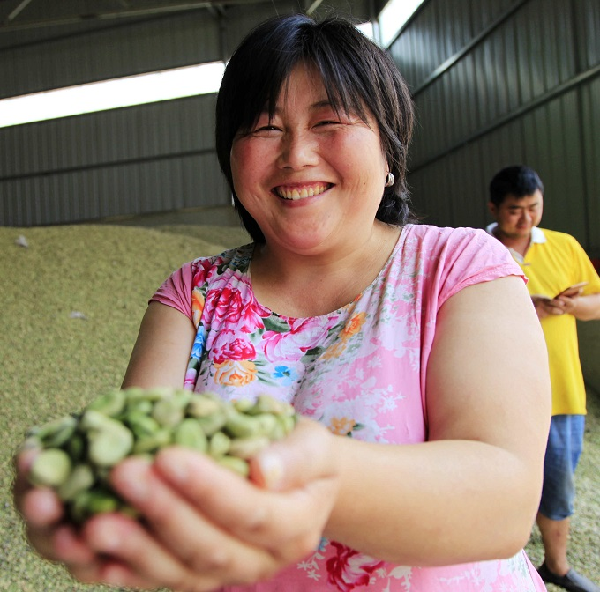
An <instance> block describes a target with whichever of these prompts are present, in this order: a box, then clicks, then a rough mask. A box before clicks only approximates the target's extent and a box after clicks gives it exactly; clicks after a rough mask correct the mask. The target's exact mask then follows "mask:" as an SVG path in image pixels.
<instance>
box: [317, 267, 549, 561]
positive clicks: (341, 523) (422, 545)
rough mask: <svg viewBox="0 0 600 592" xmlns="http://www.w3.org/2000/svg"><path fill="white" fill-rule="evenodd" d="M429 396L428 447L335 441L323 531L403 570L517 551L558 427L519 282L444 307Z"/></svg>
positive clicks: (534, 323)
mask: <svg viewBox="0 0 600 592" xmlns="http://www.w3.org/2000/svg"><path fill="white" fill-rule="evenodd" d="M426 400H427V405H428V419H429V440H430V441H429V442H427V443H425V444H417V445H411V446H401V447H398V446H381V445H377V444H365V443H359V442H355V441H351V440H349V439H339V440H337V441H336V454H337V455H338V458H339V460H340V463H341V467H342V468H341V470H342V480H341V486H340V493H339V494H338V498H337V501H336V504H335V507H334V511H333V513H332V515H331V518H330V520H329V523H328V527H327V532H326V534H327V535H328V536H329V537H331V538H333V539H335V540H338V541H341V542H344V543H347V544H348V545H350V546H351V547H353V548H356V549H359V550H361V551H363V552H365V553H367V554H369V555H372V556H374V557H378V558H385V559H388V560H390V561H393V562H395V563H399V564H401V565H443V564H453V563H462V562H468V561H472V560H481V559H490V558H500V557H509V556H512V555H514V554H515V553H516V552H517V551H518V550H519V549H520V548H522V547H523V546H524V544H525V543H526V541H527V539H528V537H529V534H530V528H531V525H532V523H533V521H534V517H535V513H536V510H537V505H538V502H539V496H540V492H541V485H542V467H543V457H544V449H545V445H546V439H547V433H548V427H549V421H550V381H549V371H548V363H547V357H546V348H545V344H544V338H543V334H542V331H541V328H540V324H539V322H538V320H537V318H536V315H535V312H534V309H533V307H532V306H531V304H530V300H529V296H528V294H527V290H526V288H525V286H524V284H523V282H522V281H521V280H520V279H517V278H514V277H511V278H505V279H500V280H495V281H492V282H489V283H485V284H479V285H476V286H472V287H469V288H466V289H464V290H462V291H461V292H460V293H458V294H456V295H455V296H453V297H452V298H451V299H450V300H448V301H447V302H446V303H445V304H444V305H443V307H442V309H441V310H440V313H439V318H438V324H437V334H436V337H435V339H434V343H433V349H432V352H431V356H430V359H429V367H428V370H427V393H426Z"/></svg>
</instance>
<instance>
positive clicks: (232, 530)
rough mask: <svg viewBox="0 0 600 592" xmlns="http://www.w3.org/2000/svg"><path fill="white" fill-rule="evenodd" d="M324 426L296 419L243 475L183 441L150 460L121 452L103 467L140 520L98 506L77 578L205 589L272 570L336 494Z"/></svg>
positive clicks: (190, 591) (290, 555) (311, 531)
mask: <svg viewBox="0 0 600 592" xmlns="http://www.w3.org/2000/svg"><path fill="white" fill-rule="evenodd" d="M334 439H335V436H333V435H332V434H331V433H329V432H328V431H327V430H326V429H325V428H323V427H322V426H320V425H319V424H317V423H316V422H313V421H310V420H307V419H302V418H301V419H300V421H299V423H298V426H297V428H296V430H295V431H294V432H293V433H292V434H291V435H290V436H289V437H288V438H286V439H285V440H282V441H279V442H276V443H274V444H272V445H271V446H269V448H267V449H266V450H264V451H263V452H262V453H261V454H260V455H259V456H257V457H256V458H255V459H253V461H252V465H251V480H245V479H242V478H240V477H239V476H237V475H235V474H234V473H232V472H230V471H229V470H227V469H223V468H222V467H220V466H218V465H217V464H216V463H214V462H213V461H212V460H211V459H210V458H209V457H206V456H204V455H200V454H198V453H195V452H193V451H190V450H186V449H183V448H171V449H167V450H164V451H162V452H161V453H160V454H159V455H158V456H157V457H156V459H155V462H154V463H153V464H150V463H148V462H147V461H144V460H142V459H138V458H130V459H126V460H125V461H123V462H122V463H120V464H119V465H118V466H117V467H115V469H114V470H113V474H112V476H111V479H112V483H113V486H114V488H115V489H116V490H117V491H119V493H120V494H121V495H122V496H123V497H124V498H125V499H126V500H128V501H129V502H130V503H131V504H132V505H133V506H134V507H135V508H137V509H138V510H139V511H140V512H141V514H142V516H143V519H144V520H143V523H140V522H137V521H135V520H133V519H130V518H127V517H126V516H122V515H117V514H107V515H99V516H96V517H94V518H92V519H91V520H90V521H89V522H88V523H87V524H86V525H85V527H84V530H83V539H84V540H85V541H86V543H87V544H88V545H89V547H90V548H91V549H93V550H94V551H95V552H96V554H97V558H102V557H104V558H106V557H107V558H109V559H108V560H104V559H102V560H100V559H98V560H97V561H96V562H95V563H94V564H93V565H90V564H87V565H82V566H81V573H78V569H79V568H78V566H76V565H75V566H73V565H71V566H70V569H71V571H72V573H73V575H75V577H79V578H80V579H84V580H85V581H101V582H107V583H111V584H113V585H119V586H125V587H138V588H157V587H167V588H170V589H172V590H177V591H185V592H204V591H208V590H214V589H218V588H220V587H221V586H223V585H234V584H247V583H251V582H255V581H259V580H264V579H268V578H270V577H272V576H273V575H275V574H276V573H277V572H278V571H280V570H282V569H283V568H285V567H286V566H288V565H290V564H293V563H295V562H297V561H299V560H301V559H302V558H303V557H305V556H306V555H307V554H308V553H310V552H311V551H312V550H314V549H315V548H316V547H317V545H318V542H319V539H320V537H321V533H322V532H323V529H324V528H325V524H326V522H327V520H328V518H329V515H330V513H331V510H332V507H333V505H334V503H335V499H336V494H337V490H338V488H339V481H340V476H339V472H340V469H339V468H338V467H337V466H336V462H335V454H334V453H333V448H334Z"/></svg>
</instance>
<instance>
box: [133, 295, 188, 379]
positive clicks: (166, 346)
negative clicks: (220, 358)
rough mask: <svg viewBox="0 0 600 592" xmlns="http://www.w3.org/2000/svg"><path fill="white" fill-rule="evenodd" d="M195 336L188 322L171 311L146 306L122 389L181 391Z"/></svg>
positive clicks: (169, 309) (167, 307) (176, 311)
mask: <svg viewBox="0 0 600 592" xmlns="http://www.w3.org/2000/svg"><path fill="white" fill-rule="evenodd" d="M195 336H196V331H195V329H194V325H193V324H192V322H191V321H190V319H189V318H187V317H186V316H185V315H183V314H181V313H180V312H179V311H178V310H176V309H175V308H171V307H169V306H166V305H164V304H161V303H159V302H154V301H153V302H150V304H149V305H148V308H147V310H146V314H145V315H144V318H143V319H142V323H141V325H140V330H139V334H138V338H137V341H136V343H135V345H134V347H133V351H132V352H131V359H130V360H129V365H128V367H127V371H126V372H125V378H124V379H123V388H128V387H132V386H137V387H141V388H151V387H157V386H170V387H175V388H182V387H183V379H184V377H185V370H186V368H187V364H188V361H189V359H190V352H191V351H192V344H193V343H194V338H195Z"/></svg>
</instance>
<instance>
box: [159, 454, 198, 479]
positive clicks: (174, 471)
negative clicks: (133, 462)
mask: <svg viewBox="0 0 600 592" xmlns="http://www.w3.org/2000/svg"><path fill="white" fill-rule="evenodd" d="M159 466H160V471H161V473H163V474H164V475H165V477H167V479H169V481H171V482H172V483H175V484H177V485H182V484H183V483H185V482H186V481H187V479H188V476H189V474H190V467H189V463H188V462H187V460H186V459H184V458H181V455H180V454H169V453H165V454H164V456H161V458H160V461H159Z"/></svg>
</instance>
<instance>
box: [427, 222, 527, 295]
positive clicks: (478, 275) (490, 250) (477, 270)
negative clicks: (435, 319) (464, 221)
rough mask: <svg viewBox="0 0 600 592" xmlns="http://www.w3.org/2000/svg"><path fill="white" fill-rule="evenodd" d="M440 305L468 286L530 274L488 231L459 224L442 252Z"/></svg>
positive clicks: (523, 276)
mask: <svg viewBox="0 0 600 592" xmlns="http://www.w3.org/2000/svg"><path fill="white" fill-rule="evenodd" d="M439 257H440V258H439V265H438V268H437V273H438V274H439V278H438V280H439V300H438V306H441V305H442V304H444V302H445V301H446V300H448V298H450V297H451V296H453V295H454V294H456V293H457V292H460V290H462V289H463V288H466V287H467V286H472V285H474V284H480V283H483V282H489V281H491V280H495V279H498V278H502V277H507V276H511V275H514V276H518V277H520V278H522V279H523V281H524V282H525V283H527V278H526V276H525V275H524V274H523V271H522V270H521V268H520V267H519V265H518V264H517V263H516V262H515V260H514V259H513V257H512V255H511V254H510V251H509V250H508V249H507V248H506V247H505V246H504V245H503V244H502V243H501V242H500V241H499V240H497V239H496V238H494V237H493V236H490V235H489V234H488V233H487V232H485V231H484V230H480V229H474V228H459V229H456V230H455V232H452V233H451V234H450V236H448V237H447V242H446V244H445V245H444V246H443V248H442V249H441V251H440V253H439Z"/></svg>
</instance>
